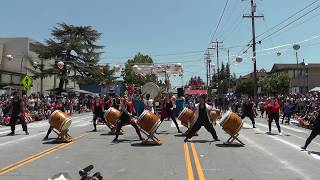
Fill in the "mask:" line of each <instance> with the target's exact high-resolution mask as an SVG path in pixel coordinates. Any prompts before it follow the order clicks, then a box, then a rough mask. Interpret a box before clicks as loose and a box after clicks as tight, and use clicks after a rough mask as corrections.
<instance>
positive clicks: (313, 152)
mask: <svg viewBox="0 0 320 180" xmlns="http://www.w3.org/2000/svg"><path fill="white" fill-rule="evenodd" d="M308 154H315V155H318V156H320V152H317V151H309V152H308Z"/></svg>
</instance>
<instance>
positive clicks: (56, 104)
mask: <svg viewBox="0 0 320 180" xmlns="http://www.w3.org/2000/svg"><path fill="white" fill-rule="evenodd" d="M55 110H60V111H62V112H65V109H64V104H63V103H62V100H61V97H60V96H57V97H56V102H54V103H52V104H51V114H52V113H53V112H54V111H55ZM52 130H53V126H51V125H50V127H49V129H48V131H47V134H46V136H45V137H44V138H43V140H44V141H45V140H48V139H49V135H50V134H51V132H52Z"/></svg>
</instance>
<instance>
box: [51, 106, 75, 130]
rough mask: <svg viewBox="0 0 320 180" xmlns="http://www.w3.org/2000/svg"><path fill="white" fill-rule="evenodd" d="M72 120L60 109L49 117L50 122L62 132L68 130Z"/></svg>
mask: <svg viewBox="0 0 320 180" xmlns="http://www.w3.org/2000/svg"><path fill="white" fill-rule="evenodd" d="M71 122H72V121H71V119H70V118H68V116H67V115H66V114H65V113H63V112H62V111H60V110H55V111H53V113H52V114H51V115H50V117H49V124H50V125H51V126H52V127H53V128H55V129H56V130H58V131H60V132H65V131H68V129H69V128H70V126H71Z"/></svg>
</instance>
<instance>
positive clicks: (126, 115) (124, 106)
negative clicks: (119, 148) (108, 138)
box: [112, 96, 144, 143]
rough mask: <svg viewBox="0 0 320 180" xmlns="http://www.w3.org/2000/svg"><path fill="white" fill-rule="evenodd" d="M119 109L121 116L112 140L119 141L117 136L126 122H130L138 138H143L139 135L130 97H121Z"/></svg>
mask: <svg viewBox="0 0 320 180" xmlns="http://www.w3.org/2000/svg"><path fill="white" fill-rule="evenodd" d="M120 110H121V116H120V118H119V120H118V122H117V130H116V137H115V138H114V140H113V141H112V142H114V143H119V139H118V138H119V134H120V130H121V128H122V126H125V125H126V124H131V126H133V127H134V129H135V130H136V132H137V134H138V136H139V139H140V140H144V138H142V136H141V133H140V129H139V127H138V125H137V119H136V118H134V117H133V116H134V115H135V113H136V110H135V109H134V106H133V103H132V101H131V99H130V98H128V97H126V96H125V98H124V99H122V102H121V104H120Z"/></svg>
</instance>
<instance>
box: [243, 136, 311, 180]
mask: <svg viewBox="0 0 320 180" xmlns="http://www.w3.org/2000/svg"><path fill="white" fill-rule="evenodd" d="M240 136H241V138H242V139H244V140H245V141H247V142H249V143H250V144H251V145H252V146H253V147H255V148H257V149H259V150H260V151H262V152H263V153H265V154H266V155H268V156H270V157H271V158H272V159H273V160H275V161H279V162H280V163H281V164H283V165H284V167H286V168H287V169H288V170H291V171H293V173H297V174H298V175H299V176H301V177H303V179H307V180H312V179H311V178H310V177H308V176H307V175H306V174H304V173H303V172H301V171H300V170H299V169H298V168H296V167H294V166H293V165H292V164H290V163H289V162H287V161H285V160H282V159H281V158H280V157H278V156H276V155H274V154H273V153H271V152H269V151H267V150H266V149H265V148H264V147H262V146H260V145H258V143H257V142H255V141H253V140H251V139H249V138H247V137H245V136H243V135H240Z"/></svg>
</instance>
